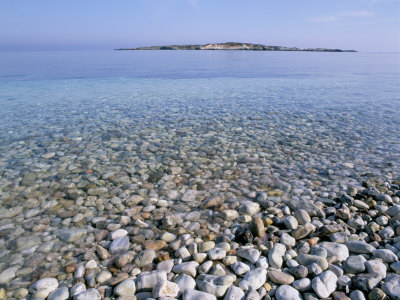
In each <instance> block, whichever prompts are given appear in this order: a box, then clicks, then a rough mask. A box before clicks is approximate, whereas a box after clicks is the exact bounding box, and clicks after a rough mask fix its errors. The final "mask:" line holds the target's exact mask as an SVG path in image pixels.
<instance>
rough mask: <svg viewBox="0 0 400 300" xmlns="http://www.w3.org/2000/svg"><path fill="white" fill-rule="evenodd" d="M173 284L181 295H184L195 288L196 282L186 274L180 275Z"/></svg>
mask: <svg viewBox="0 0 400 300" xmlns="http://www.w3.org/2000/svg"><path fill="white" fill-rule="evenodd" d="M175 283H176V284H177V285H178V287H179V290H180V292H181V293H184V292H185V291H186V290H188V289H194V288H195V287H196V280H194V279H193V277H191V276H189V275H186V274H180V275H179V276H178V277H177V278H176V279H175Z"/></svg>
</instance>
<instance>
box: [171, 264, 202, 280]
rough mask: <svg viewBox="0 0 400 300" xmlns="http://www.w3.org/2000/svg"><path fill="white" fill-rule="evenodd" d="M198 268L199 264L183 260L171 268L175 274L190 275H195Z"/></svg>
mask: <svg viewBox="0 0 400 300" xmlns="http://www.w3.org/2000/svg"><path fill="white" fill-rule="evenodd" d="M198 268H199V264H198V263H197V262H195V261H189V262H184V263H181V264H178V265H175V266H174V267H173V268H172V271H173V272H174V273H176V274H186V275H189V276H192V277H196V273H197V269H198Z"/></svg>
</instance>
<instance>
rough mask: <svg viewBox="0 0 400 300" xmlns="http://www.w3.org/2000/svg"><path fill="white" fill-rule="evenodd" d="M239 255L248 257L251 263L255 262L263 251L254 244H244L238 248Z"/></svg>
mask: <svg viewBox="0 0 400 300" xmlns="http://www.w3.org/2000/svg"><path fill="white" fill-rule="evenodd" d="M237 255H238V256H240V257H243V258H244V259H247V260H248V261H249V262H250V263H252V264H255V263H256V262H257V260H258V259H259V257H260V255H261V253H260V251H259V250H257V249H256V248H254V247H253V246H242V247H239V248H238V250H237Z"/></svg>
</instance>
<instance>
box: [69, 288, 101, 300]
mask: <svg viewBox="0 0 400 300" xmlns="http://www.w3.org/2000/svg"><path fill="white" fill-rule="evenodd" d="M100 299H101V296H100V293H99V291H98V290H96V289H88V290H87V291H84V292H82V293H79V294H77V295H75V296H74V300H100Z"/></svg>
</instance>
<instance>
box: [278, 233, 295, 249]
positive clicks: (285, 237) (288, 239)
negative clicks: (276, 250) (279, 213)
mask: <svg viewBox="0 0 400 300" xmlns="http://www.w3.org/2000/svg"><path fill="white" fill-rule="evenodd" d="M280 242H281V244H283V245H285V246H291V247H294V245H296V239H295V238H294V237H292V236H290V235H289V234H287V233H286V232H284V233H282V234H281V236H280Z"/></svg>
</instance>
